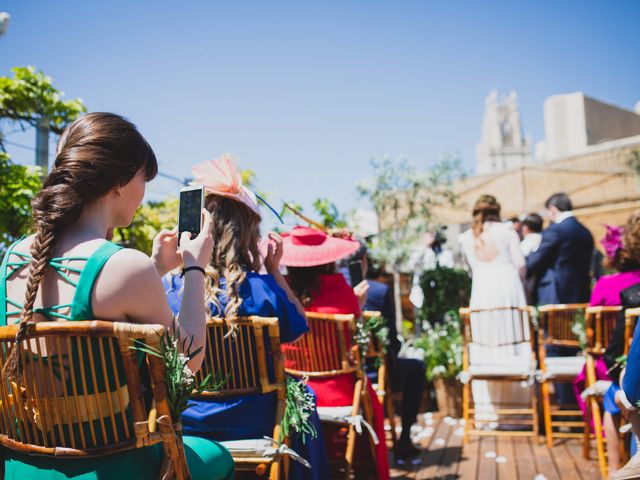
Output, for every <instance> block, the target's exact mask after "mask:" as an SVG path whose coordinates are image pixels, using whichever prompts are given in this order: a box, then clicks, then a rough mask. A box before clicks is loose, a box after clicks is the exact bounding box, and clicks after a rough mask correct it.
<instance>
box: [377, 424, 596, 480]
mask: <svg viewBox="0 0 640 480" xmlns="http://www.w3.org/2000/svg"><path fill="white" fill-rule="evenodd" d="M420 424H421V425H420V428H421V430H418V427H414V430H415V431H414V435H415V439H414V441H415V442H416V443H418V444H420V445H421V447H422V448H423V453H422V455H421V457H419V458H418V459H416V460H415V461H414V462H413V464H410V465H406V464H405V465H396V464H395V463H394V461H393V455H392V454H390V465H391V478H393V479H416V480H422V479H435V478H438V479H448V480H453V479H460V480H476V479H477V480H491V479H499V480H534V479H535V480H545V479H546V480H565V479H566V480H570V479H575V480H597V479H599V478H600V474H599V470H598V462H597V460H596V454H595V450H594V449H593V448H592V450H591V459H590V460H585V459H584V458H582V444H581V443H580V441H579V440H577V439H558V440H556V443H555V445H554V447H553V448H551V449H550V448H547V446H546V444H542V445H540V444H538V442H537V441H535V440H534V438H532V437H499V438H497V437H471V438H470V440H469V442H468V443H467V444H466V445H464V446H463V445H462V427H461V425H460V422H459V421H457V420H454V419H450V418H444V419H443V418H440V417H438V416H437V415H433V416H427V417H426V418H425V416H421V418H420Z"/></svg>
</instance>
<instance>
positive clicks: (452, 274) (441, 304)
mask: <svg viewBox="0 0 640 480" xmlns="http://www.w3.org/2000/svg"><path fill="white" fill-rule="evenodd" d="M420 288H422V292H423V293H424V298H425V301H424V303H423V305H422V307H421V308H420V309H419V310H418V311H417V317H418V319H419V320H421V321H423V322H424V321H426V322H430V323H436V322H439V321H441V320H442V318H443V317H444V316H445V315H446V314H447V312H449V311H451V310H453V311H458V309H459V308H460V307H464V306H467V305H469V298H470V296H471V278H470V277H469V274H468V273H467V272H466V271H465V270H462V269H459V268H447V267H441V266H437V267H436V268H435V269H433V270H425V271H424V272H423V273H422V275H421V276H420Z"/></svg>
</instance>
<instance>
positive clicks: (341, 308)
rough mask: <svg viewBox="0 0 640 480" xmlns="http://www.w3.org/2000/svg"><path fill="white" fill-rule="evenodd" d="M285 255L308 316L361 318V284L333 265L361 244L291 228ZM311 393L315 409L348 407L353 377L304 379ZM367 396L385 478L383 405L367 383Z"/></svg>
mask: <svg viewBox="0 0 640 480" xmlns="http://www.w3.org/2000/svg"><path fill="white" fill-rule="evenodd" d="M283 242H284V246H285V248H284V255H283V257H282V260H281V262H280V263H281V264H282V265H285V266H286V267H287V270H288V273H289V275H288V281H289V284H290V285H291V288H292V290H293V292H294V293H295V294H296V295H297V296H298V298H300V300H301V301H302V304H303V305H304V308H305V310H306V311H308V312H318V313H344V314H354V315H355V316H356V317H359V316H360V315H361V308H362V306H363V305H364V303H365V302H366V298H367V297H366V294H367V290H368V286H367V283H366V281H363V282H362V283H361V284H359V285H357V286H356V287H355V288H351V286H350V285H349V284H348V283H347V281H346V280H345V278H344V276H343V275H342V274H340V273H336V269H335V262H336V261H338V260H340V259H342V258H345V257H347V256H349V255H351V254H352V253H354V252H355V251H356V250H357V249H358V248H359V247H360V244H359V243H358V242H357V241H355V240H349V239H344V238H337V237H333V236H330V235H327V234H326V233H324V232H321V231H319V230H316V229H313V228H307V227H295V228H294V229H293V230H292V231H291V232H289V233H288V234H286V233H285V234H284V235H283ZM309 386H310V387H311V388H312V389H313V391H314V392H315V393H316V396H317V401H318V407H339V406H346V405H351V403H352V401H353V389H354V386H355V378H354V376H353V375H352V374H346V375H337V376H335V377H328V378H319V379H309ZM367 393H368V395H369V396H370V398H371V404H372V406H373V415H374V425H373V428H374V430H375V432H376V435H377V436H378V438H379V440H380V441H379V442H378V445H377V446H376V457H377V459H376V460H377V470H378V477H379V478H380V479H383V480H386V479H388V478H389V464H388V459H387V446H386V444H385V441H384V438H385V436H384V414H383V409H382V405H380V402H379V401H378V397H377V395H376V393H375V391H374V390H373V387H372V386H371V383H370V382H367Z"/></svg>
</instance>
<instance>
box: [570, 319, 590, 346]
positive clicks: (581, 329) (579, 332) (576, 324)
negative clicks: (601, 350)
mask: <svg viewBox="0 0 640 480" xmlns="http://www.w3.org/2000/svg"><path fill="white" fill-rule="evenodd" d="M571 333H573V334H574V335H575V336H576V337H577V338H578V342H579V343H580V348H581V349H582V350H583V351H584V350H586V349H587V319H586V317H585V315H584V312H578V313H576V318H575V320H574V321H573V325H571Z"/></svg>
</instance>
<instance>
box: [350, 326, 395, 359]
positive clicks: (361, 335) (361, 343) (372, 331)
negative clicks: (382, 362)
mask: <svg viewBox="0 0 640 480" xmlns="http://www.w3.org/2000/svg"><path fill="white" fill-rule="evenodd" d="M372 338H373V339H374V340H375V341H376V342H378V344H379V345H380V349H381V350H382V353H385V354H386V353H387V348H388V346H389V327H387V319H386V318H384V317H382V316H380V317H371V318H365V319H362V320H359V321H358V322H356V331H355V333H354V341H355V343H356V345H358V350H359V351H360V358H365V356H366V355H367V353H368V351H369V345H370V343H371V339H372Z"/></svg>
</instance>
